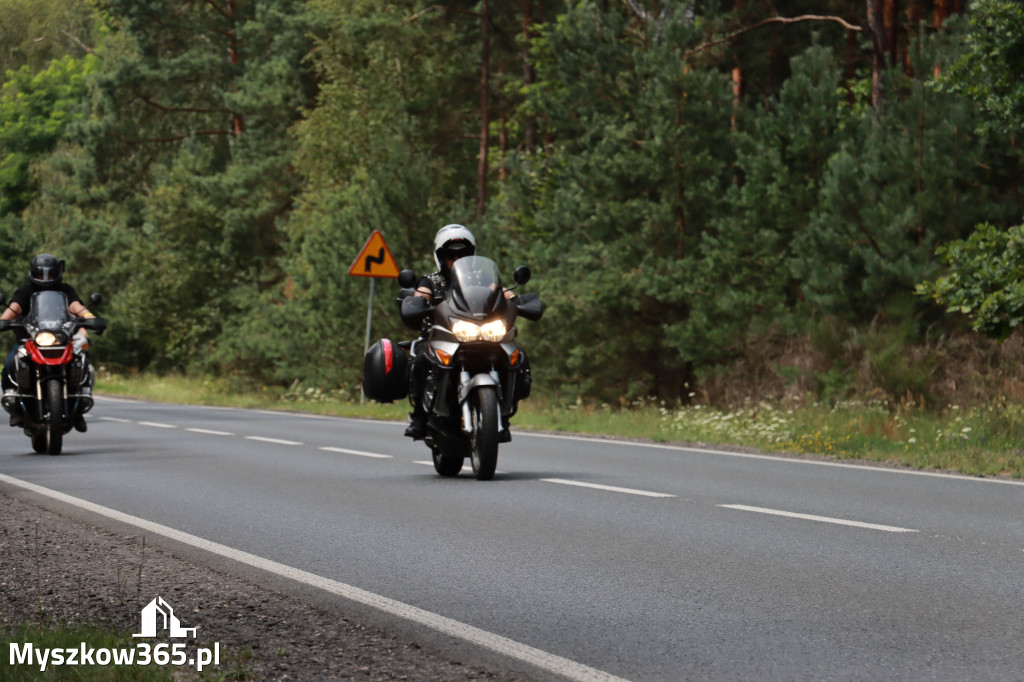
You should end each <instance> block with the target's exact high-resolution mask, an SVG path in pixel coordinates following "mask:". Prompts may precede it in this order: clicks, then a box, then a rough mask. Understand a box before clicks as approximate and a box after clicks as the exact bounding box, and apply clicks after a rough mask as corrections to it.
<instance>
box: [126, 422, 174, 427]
mask: <svg viewBox="0 0 1024 682" xmlns="http://www.w3.org/2000/svg"><path fill="white" fill-rule="evenodd" d="M136 424H138V425H139V426H155V427H156V428H158V429H176V428H178V427H177V426H175V425H174V424H163V423H161V422H136Z"/></svg>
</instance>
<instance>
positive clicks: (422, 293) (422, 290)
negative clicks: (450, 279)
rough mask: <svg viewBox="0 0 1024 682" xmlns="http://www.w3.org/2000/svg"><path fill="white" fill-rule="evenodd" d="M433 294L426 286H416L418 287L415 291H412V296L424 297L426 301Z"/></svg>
mask: <svg viewBox="0 0 1024 682" xmlns="http://www.w3.org/2000/svg"><path fill="white" fill-rule="evenodd" d="M433 295H434V292H432V291H431V290H430V289H428V288H427V287H418V288H417V289H416V291H415V292H413V296H419V297H420V298H425V299H427V300H428V301H429V300H430V298H431V297H432V296H433Z"/></svg>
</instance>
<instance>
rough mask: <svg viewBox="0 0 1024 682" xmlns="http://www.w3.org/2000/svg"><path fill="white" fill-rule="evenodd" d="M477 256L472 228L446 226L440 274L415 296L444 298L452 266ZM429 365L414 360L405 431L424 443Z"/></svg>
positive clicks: (440, 239)
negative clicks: (459, 261)
mask: <svg viewBox="0 0 1024 682" xmlns="http://www.w3.org/2000/svg"><path fill="white" fill-rule="evenodd" d="M475 253H476V238H475V237H474V236H473V233H472V232H470V231H469V229H468V228H466V227H465V226H463V225H458V224H455V223H453V224H450V225H445V226H444V227H442V228H441V229H440V230H438V231H437V234H436V235H434V263H435V265H437V271H436V272H433V273H431V274H429V275H424V276H423V277H422V278H421V279H420V281H419V283H418V284H417V285H416V291H415V293H414V295H415V296H419V297H420V298H424V299H426V300H427V302H428V303H429V302H430V301H431V300H432V299H435V298H444V297H445V295H446V294H447V293H448V285H449V280H450V279H451V271H452V265H454V264H455V261H457V260H458V259H460V258H464V257H466V256H472V255H474V254H475ZM504 292H505V298H507V299H513V298H515V293H514V292H513V291H512V290H511V289H507V288H506V289H505V290H504ZM424 331H425V330H424ZM420 338H421V340H425V338H426V337H425V334H423V333H421V335H420ZM429 364H430V362H429V361H428V360H427V357H426V354H425V353H418V354H417V355H415V356H413V358H412V366H411V368H410V386H409V397H410V400H411V402H412V410H413V411H412V412H411V413H410V414H409V426H408V428H406V430H405V435H406V436H408V437H409V438H412V439H413V440H422V439H423V437H424V436H425V435H426V434H427V412H426V410H425V409H424V407H423V402H422V401H423V382H424V380H425V379H426V373H427V369H428V368H429ZM524 365H525V363H524ZM524 373H525V376H526V380H527V381H529V369H528V366H525V367H524ZM503 426H504V427H505V428H504V429H503V430H502V432H501V434H500V437H499V438H500V440H501V441H502V442H506V441H508V440H509V439H510V438H511V435H510V434H509V431H508V424H504V425H503Z"/></svg>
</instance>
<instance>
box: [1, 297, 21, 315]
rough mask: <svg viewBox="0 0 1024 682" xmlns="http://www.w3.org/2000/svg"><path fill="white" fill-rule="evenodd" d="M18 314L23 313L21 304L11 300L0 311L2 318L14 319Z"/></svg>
mask: <svg viewBox="0 0 1024 682" xmlns="http://www.w3.org/2000/svg"><path fill="white" fill-rule="evenodd" d="M18 315H21V306H20V305H18V304H17V303H16V302H14V301H11V304H10V305H9V306H7V308H6V309H4V311H3V312H2V313H0V320H13V319H14V318H16V317H17V316H18Z"/></svg>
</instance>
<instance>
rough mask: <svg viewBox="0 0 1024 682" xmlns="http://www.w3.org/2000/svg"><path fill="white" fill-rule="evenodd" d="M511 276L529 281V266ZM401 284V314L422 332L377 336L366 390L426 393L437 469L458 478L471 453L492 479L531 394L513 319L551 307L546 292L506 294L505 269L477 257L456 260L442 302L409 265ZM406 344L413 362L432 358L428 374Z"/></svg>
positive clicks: (372, 393)
mask: <svg viewBox="0 0 1024 682" xmlns="http://www.w3.org/2000/svg"><path fill="white" fill-rule="evenodd" d="M514 279H515V282H516V286H519V285H522V284H526V283H527V282H528V281H529V280H530V269H529V268H528V267H526V266H521V267H519V268H517V269H516V271H515V273H514ZM398 282H399V284H400V285H401V286H402V287H403V289H402V290H401V293H400V295H399V299H398V300H399V305H400V311H401V317H402V321H403V322H404V323H405V324H406V326H408V327H410V328H412V329H417V330H420V329H422V330H423V332H424V333H423V334H422V335H421V337H420V338H419V339H416V340H415V341H407V342H402V343H399V344H393V343H391V342H390V341H388V340H387V339H382V340H381V341H378V342H377V343H376V344H375V345H374V348H372V349H371V351H370V352H369V353H368V354H367V357H366V359H365V360H364V375H363V381H364V383H363V387H364V391H366V394H367V395H368V396H369V397H370V398H373V399H374V400H380V399H381V398H385V399H390V400H397V399H400V398H404V397H405V395H406V392H408V391H412V390H418V391H421V392H422V394H421V396H420V399H421V400H422V405H423V409H424V410H425V411H426V413H427V434H426V436H425V438H424V442H425V443H426V445H427V447H429V448H430V451H431V453H432V455H433V460H434V469H435V470H436V471H437V473H438V474H440V475H442V476H455V475H457V474H458V473H459V472H460V471H461V470H462V466H463V464H464V462H465V459H466V458H467V457H468V458H469V459H470V461H471V462H472V466H473V474H474V475H475V476H476V478H477V479H478V480H482V481H486V480H490V479H491V478H493V477H494V471H495V468H496V467H497V464H498V444H499V442H503V441H507V440H509V439H510V438H511V434H510V433H509V431H508V426H509V419H510V418H511V417H512V416H514V415H515V413H516V411H517V409H518V406H519V401H520V400H522V399H523V398H526V397H527V396H529V393H530V384H531V381H532V377H531V375H530V371H529V363H528V361H527V358H526V353H525V351H524V350H523V349H522V348H521V347H520V345H519V343H518V342H517V341H516V337H517V336H518V334H519V331H518V328H517V327H516V326H515V321H516V318H517V317H522V318H525V319H528V320H539V319H540V317H541V315H542V314H543V312H544V309H543V305H542V304H541V301H540V298H539V297H538V296H537V294H523V295H520V296H513V297H512V298H506V296H505V293H504V292H505V289H504V287H502V284H501V277H500V275H499V272H498V266H497V265H496V264H495V263H494V261H492V260H490V259H489V258H483V257H480V256H468V257H465V258H460V259H459V260H457V261H455V263H454V265H453V266H452V271H451V277H450V285H449V288H448V292H447V294H446V295H445V296H444V297H443V298H440V299H438V298H435V299H434V300H431V301H427V300H426V299H425V298H423V297H420V296H414V295H413V293H414V292H415V286H416V282H417V278H416V275H415V274H414V273H413V272H412V271H411V270H403V271H402V272H401V273H400V274H399V276H398ZM512 288H513V289H514V288H515V287H512ZM396 345H397V346H398V349H397V350H396V348H395V346H396ZM403 349H404V350H403ZM404 351H407V352H408V353H409V354H410V355H411V356H412V357H413V358H414V359H415V358H417V357H419V356H421V355H423V356H424V357H425V358H426V360H427V362H426V363H423V364H425V365H426V367H427V371H426V374H425V376H424V377H423V378H422V380H410V377H409V371H408V366H409V365H410V364H413V363H410V362H408V361H407V359H406V358H405V357H404ZM403 384H404V385H403ZM390 400H384V401H385V402H390Z"/></svg>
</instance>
